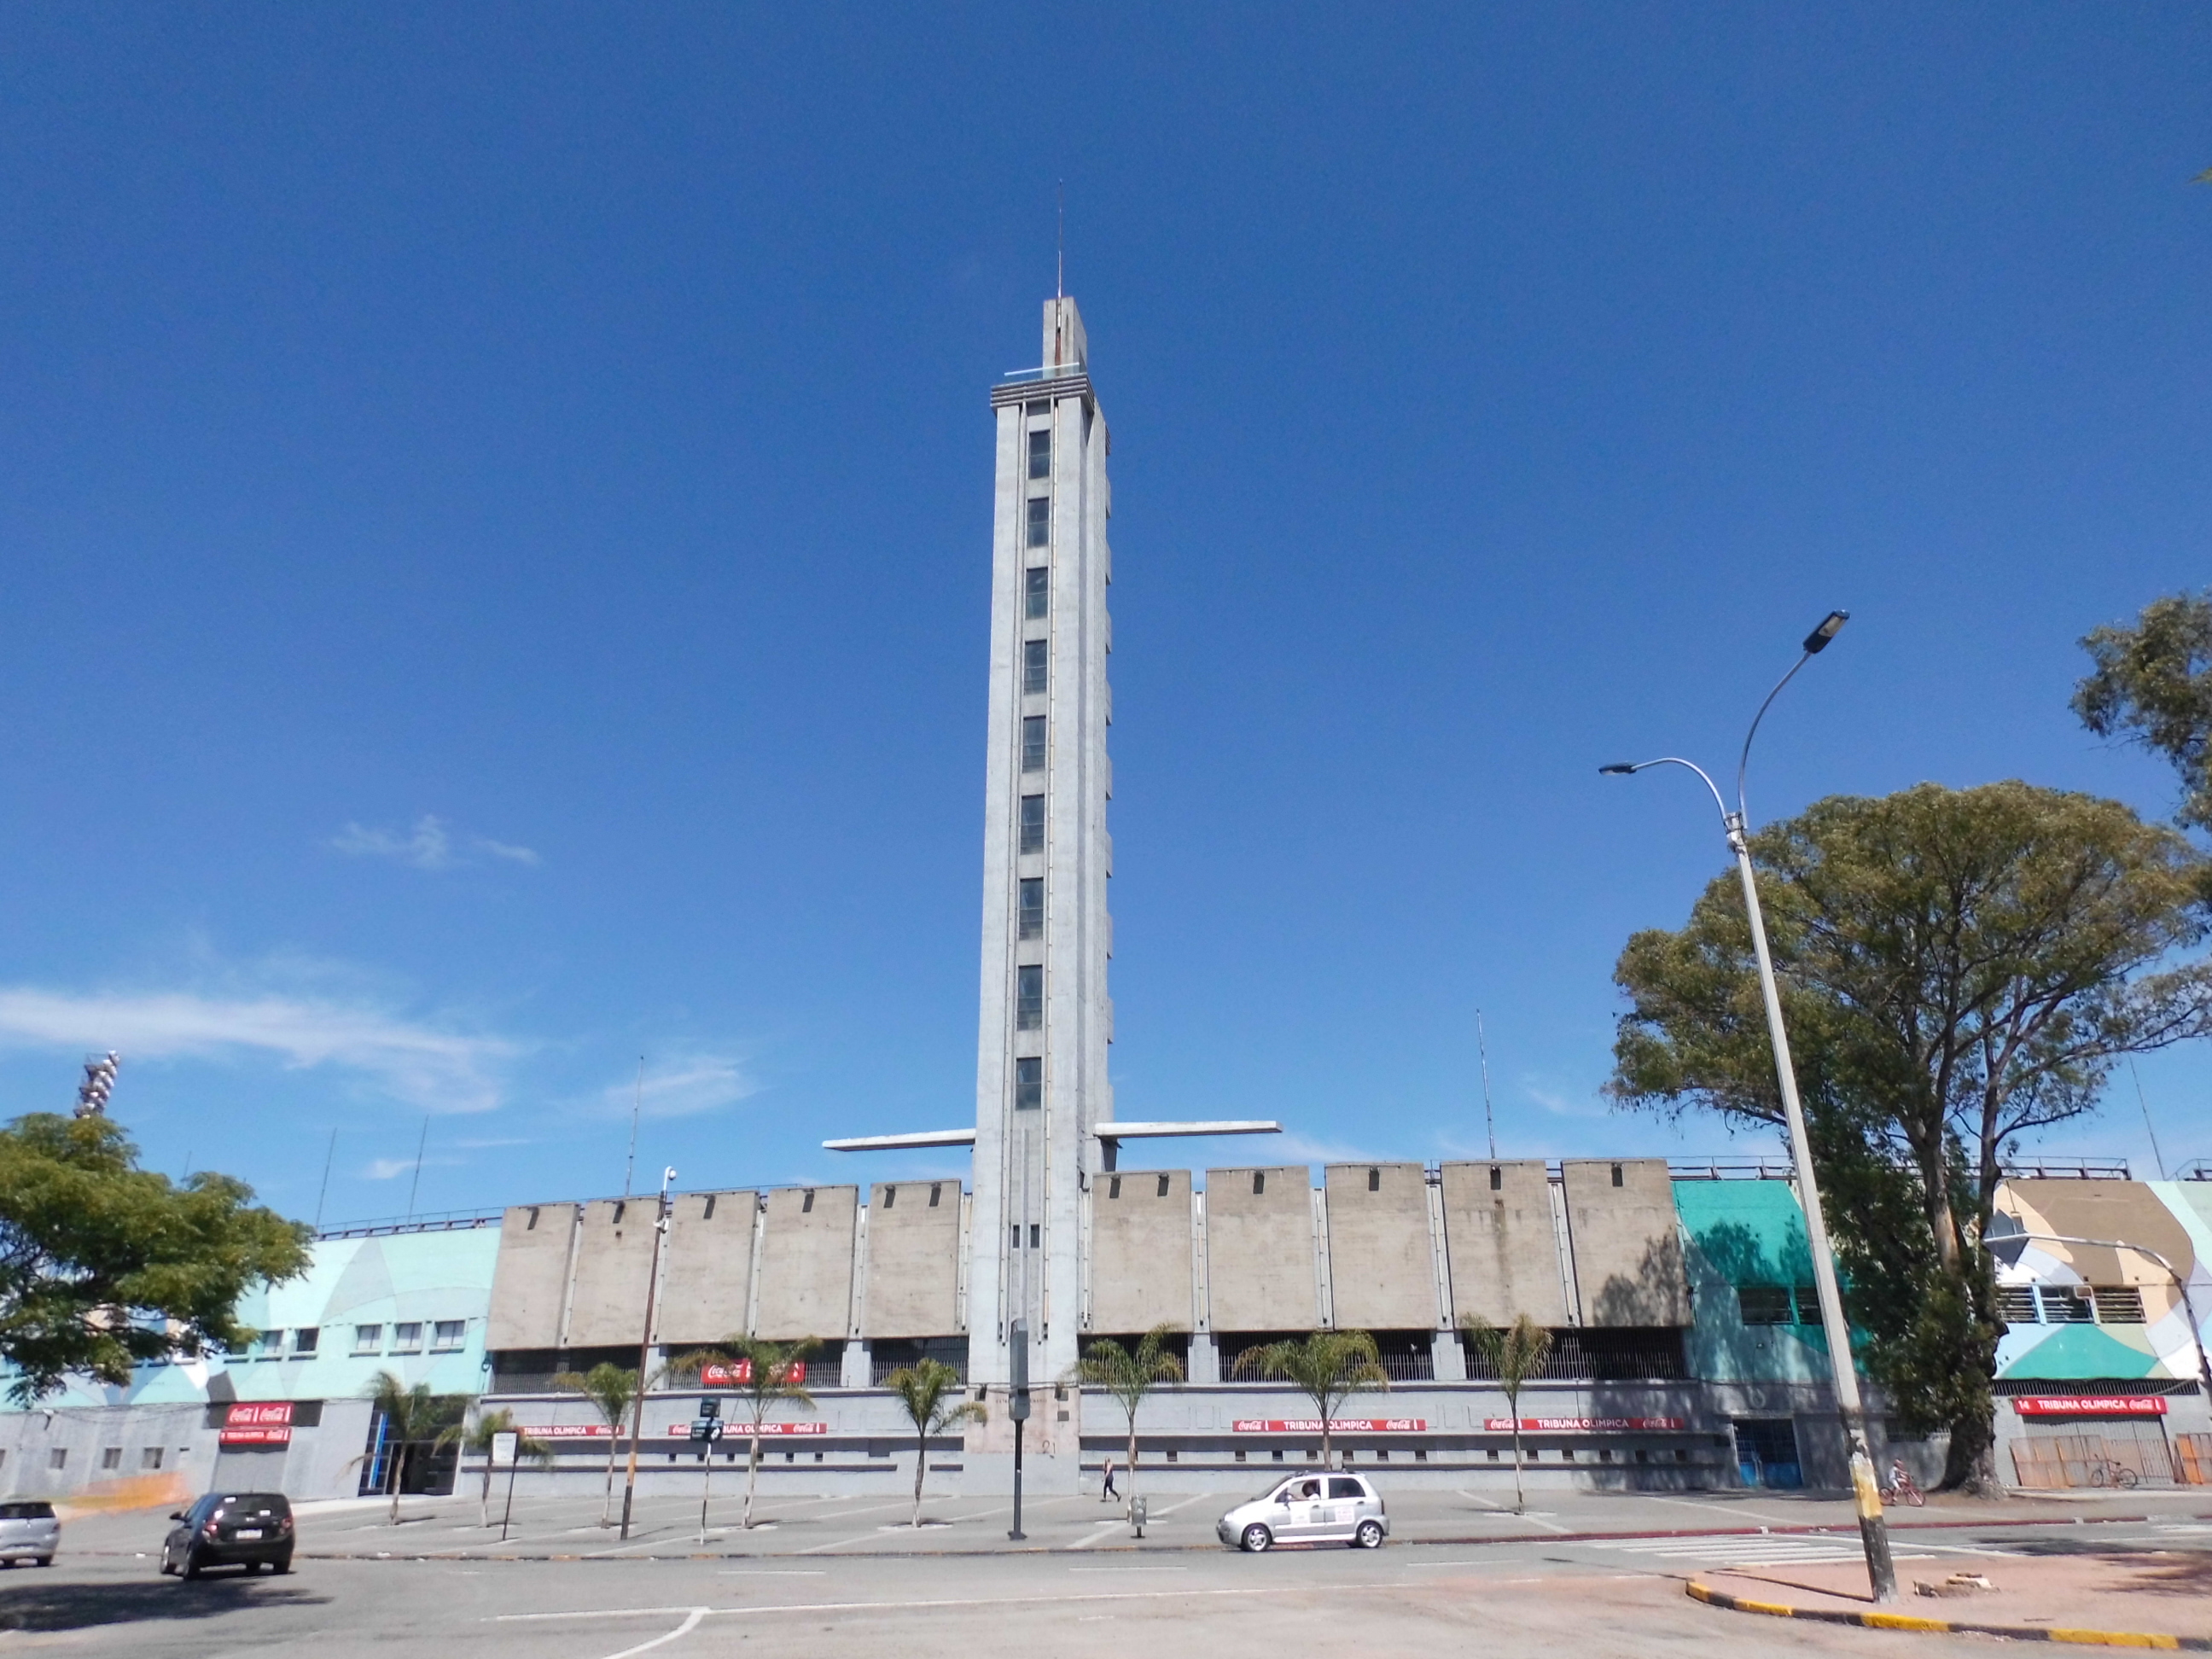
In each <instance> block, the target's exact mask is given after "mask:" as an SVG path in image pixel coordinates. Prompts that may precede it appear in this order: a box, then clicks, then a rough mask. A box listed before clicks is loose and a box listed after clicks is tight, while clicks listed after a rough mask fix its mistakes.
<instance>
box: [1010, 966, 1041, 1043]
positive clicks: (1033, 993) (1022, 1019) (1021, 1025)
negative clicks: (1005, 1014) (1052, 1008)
mask: <svg viewBox="0 0 2212 1659" xmlns="http://www.w3.org/2000/svg"><path fill="white" fill-rule="evenodd" d="M1042 1024H1044V969H1042V968H1040V967H1036V966H1034V965H1032V966H1030V967H1026V968H1017V969H1014V1029H1015V1030H1018V1031H1034V1030H1037V1029H1038V1028H1039V1027H1040V1026H1042Z"/></svg>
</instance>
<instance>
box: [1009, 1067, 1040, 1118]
mask: <svg viewBox="0 0 2212 1659" xmlns="http://www.w3.org/2000/svg"><path fill="white" fill-rule="evenodd" d="M1043 1106H1044V1062H1043V1061H1042V1060H1016V1061H1015V1062H1014V1109H1015V1110H1016V1111H1018V1112H1034V1111H1038V1110H1041V1109H1042V1108H1043Z"/></svg>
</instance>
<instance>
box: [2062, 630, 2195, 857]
mask: <svg viewBox="0 0 2212 1659" xmlns="http://www.w3.org/2000/svg"><path fill="white" fill-rule="evenodd" d="M2081 647H2082V649H2084V650H2085V651H2087V653H2089V659H2090V661H2091V662H2092V663H2093V664H2094V665H2095V666H2094V667H2093V669H2092V670H2091V671H2090V673H2089V675H2088V677H2087V678H2085V679H2083V680H2082V681H2081V684H2079V685H2077V686H2075V688H2074V712H2075V714H2079V715H2080V716H2081V724H2082V725H2084V726H2087V727H2088V728H2089V729H2090V730H2091V731H2092V732H2095V733H2096V734H2097V735H2098V736H2099V737H2100V738H2111V737H2118V738H2124V739H2125V740H2127V741H2129V742H2131V743H2136V744H2141V745H2142V747H2143V748H2145V749H2148V750H2152V751H2153V752H2154V753H2156V754H2159V755H2162V756H2164V757H2166V760H2167V761H2169V762H2170V763H2172V767H2173V769H2174V770H2175V771H2176V772H2177V773H2179V775H2180V777H2181V784H2182V789H2183V791H2184V794H2183V799H2182V803H2181V808H2180V811H2179V812H2177V813H2176V814H2175V817H2177V818H2178V819H2179V822H2181V823H2184V824H2186V825H2188V826H2189V827H2190V828H2191V829H2212V589H2208V590H2207V591H2206V592H2203V593H2172V594H2168V595H2167V596H2166V597H2165V598H2164V599H2154V600H2152V601H2151V602H2150V604H2148V605H2145V606H2144V607H2143V611H2142V615H2141V616H2140V617H2136V621H2135V623H2134V625H2133V626H2132V627H2105V628H2097V629H2091V630H2090V631H2089V633H2088V634H2087V635H2086V636H2084V638H2083V639H2082V641H2081Z"/></svg>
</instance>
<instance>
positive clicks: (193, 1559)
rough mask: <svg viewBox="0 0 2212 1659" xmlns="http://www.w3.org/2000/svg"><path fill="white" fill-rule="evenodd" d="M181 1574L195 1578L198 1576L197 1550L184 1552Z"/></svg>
mask: <svg viewBox="0 0 2212 1659" xmlns="http://www.w3.org/2000/svg"><path fill="white" fill-rule="evenodd" d="M183 1576H184V1577H186V1578H197V1577H199V1576H200V1558H199V1552H198V1551H197V1550H186V1551H185V1561H184V1572H183Z"/></svg>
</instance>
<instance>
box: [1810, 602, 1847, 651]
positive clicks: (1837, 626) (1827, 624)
mask: <svg viewBox="0 0 2212 1659" xmlns="http://www.w3.org/2000/svg"><path fill="white" fill-rule="evenodd" d="M1850 619H1851V613H1850V611H1830V612H1829V613H1828V614H1827V615H1826V616H1825V617H1822V618H1821V619H1820V626H1819V627H1818V628H1816V629H1814V630H1813V631H1812V632H1811V633H1809V634H1808V635H1806V636H1805V654H1806V655H1807V656H1808V657H1817V656H1819V655H1820V653H1822V652H1823V651H1826V649H1827V648H1828V641H1830V640H1832V639H1834V638H1835V637H1836V635H1838V634H1840V633H1842V632H1843V631H1844V623H1847V622H1849V621H1850Z"/></svg>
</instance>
